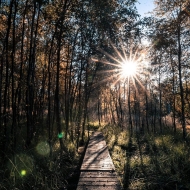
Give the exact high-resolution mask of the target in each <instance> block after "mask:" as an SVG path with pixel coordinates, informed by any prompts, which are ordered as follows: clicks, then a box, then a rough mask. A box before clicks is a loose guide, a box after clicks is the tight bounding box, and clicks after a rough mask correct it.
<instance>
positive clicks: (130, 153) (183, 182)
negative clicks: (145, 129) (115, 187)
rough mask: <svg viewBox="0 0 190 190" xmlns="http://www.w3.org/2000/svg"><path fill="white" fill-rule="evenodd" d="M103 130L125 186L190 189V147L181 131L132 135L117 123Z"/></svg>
mask: <svg viewBox="0 0 190 190" xmlns="http://www.w3.org/2000/svg"><path fill="white" fill-rule="evenodd" d="M100 130H101V131H102V132H103V133H104V136H105V138H106V141H107V145H108V148H109V150H110V154H111V157H112V159H113V162H114V165H115V168H116V171H117V173H118V176H119V179H120V181H121V183H122V185H123V187H124V189H129V190H133V189H139V190H141V189H142V190H180V189H190V146H189V144H188V143H187V142H186V141H184V140H183V139H182V134H181V132H180V131H178V133H177V134H176V135H175V136H174V135H173V133H172V131H166V132H165V134H162V135H160V134H139V133H137V134H134V135H133V136H130V134H129V133H128V132H127V131H121V130H120V129H119V128H118V127H116V126H108V125H107V126H104V127H102V128H101V129H100Z"/></svg>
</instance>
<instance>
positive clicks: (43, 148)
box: [36, 142, 50, 156]
mask: <svg viewBox="0 0 190 190" xmlns="http://www.w3.org/2000/svg"><path fill="white" fill-rule="evenodd" d="M36 151H37V152H38V154H40V155H42V156H48V155H49V153H50V147H49V144H48V143H47V142H40V143H38V145H37V146H36Z"/></svg>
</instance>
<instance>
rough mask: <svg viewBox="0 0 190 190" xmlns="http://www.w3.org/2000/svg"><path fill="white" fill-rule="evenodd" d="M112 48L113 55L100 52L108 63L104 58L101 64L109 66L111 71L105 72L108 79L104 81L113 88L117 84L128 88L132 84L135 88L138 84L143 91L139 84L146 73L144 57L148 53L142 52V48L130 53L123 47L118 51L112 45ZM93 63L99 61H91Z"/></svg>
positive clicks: (132, 50) (133, 49) (131, 50)
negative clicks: (109, 83) (111, 83)
mask: <svg viewBox="0 0 190 190" xmlns="http://www.w3.org/2000/svg"><path fill="white" fill-rule="evenodd" d="M112 48H113V50H114V55H111V54H108V53H107V52H105V51H104V50H100V51H101V52H102V53H103V54H104V55H105V57H107V58H108V59H109V61H108V59H107V60H106V58H104V60H101V62H102V63H104V64H107V65H110V66H111V69H109V70H107V71H106V72H108V73H109V74H110V75H109V77H108V78H105V79H104V81H109V82H111V81H113V86H114V85H116V84H117V83H118V82H120V83H123V84H126V83H127V84H128V86H129V85H130V84H131V83H132V84H133V86H134V87H135V88H136V84H137V83H138V84H139V85H140V86H141V87H142V88H143V89H144V87H143V85H142V83H141V76H142V75H143V74H145V73H146V72H147V69H146V68H147V62H145V56H146V54H147V52H148V51H145V50H142V48H130V51H127V50H126V49H125V48H124V46H122V47H121V48H120V50H118V49H117V48H116V47H115V46H113V45H112ZM127 55H128V56H127ZM93 61H99V60H96V59H93ZM104 72H105V71H104Z"/></svg>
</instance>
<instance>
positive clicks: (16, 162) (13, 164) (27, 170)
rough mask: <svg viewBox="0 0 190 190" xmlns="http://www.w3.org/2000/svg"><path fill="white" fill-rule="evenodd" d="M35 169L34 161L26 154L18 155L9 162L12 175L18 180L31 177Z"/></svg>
mask: <svg viewBox="0 0 190 190" xmlns="http://www.w3.org/2000/svg"><path fill="white" fill-rule="evenodd" d="M33 167H34V162H33V159H32V158H31V157H30V156H29V155H26V154H17V155H15V157H14V158H12V159H9V161H8V168H9V170H10V173H11V175H14V176H15V177H16V178H20V177H24V176H28V175H30V174H31V173H32V171H33Z"/></svg>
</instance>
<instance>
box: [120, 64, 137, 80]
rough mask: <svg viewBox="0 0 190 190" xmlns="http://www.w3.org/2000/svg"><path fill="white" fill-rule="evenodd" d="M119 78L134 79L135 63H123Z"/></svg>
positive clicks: (135, 72)
mask: <svg viewBox="0 0 190 190" xmlns="http://www.w3.org/2000/svg"><path fill="white" fill-rule="evenodd" d="M120 66H121V69H120V70H121V71H120V73H121V77H122V78H127V77H134V76H135V75H136V74H137V62H135V61H124V62H123V63H121V65H120Z"/></svg>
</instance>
